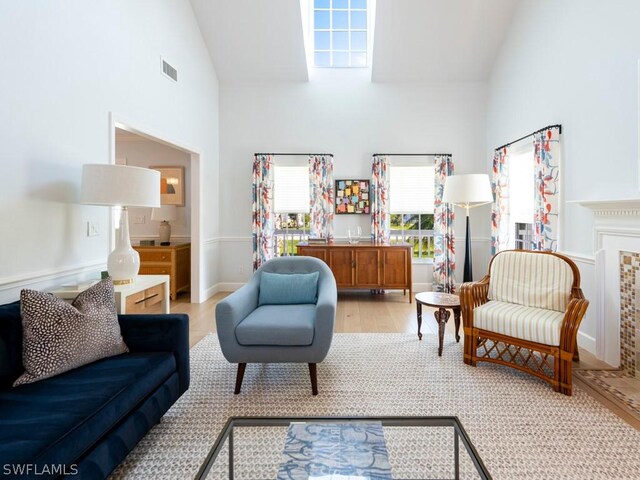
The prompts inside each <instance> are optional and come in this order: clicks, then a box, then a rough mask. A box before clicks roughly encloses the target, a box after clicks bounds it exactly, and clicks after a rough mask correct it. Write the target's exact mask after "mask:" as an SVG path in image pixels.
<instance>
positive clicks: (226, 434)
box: [195, 417, 491, 480]
mask: <svg viewBox="0 0 640 480" xmlns="http://www.w3.org/2000/svg"><path fill="white" fill-rule="evenodd" d="M296 422H300V423H350V422H380V423H381V424H382V426H383V427H453V429H454V430H453V431H454V435H453V438H454V441H453V461H454V478H455V479H456V480H457V479H459V478H460V447H459V441H458V440H461V441H462V444H463V445H464V447H465V449H466V450H467V453H468V454H469V457H470V458H471V461H472V462H473V464H474V465H475V467H476V470H477V472H478V475H479V476H480V478H481V479H482V480H491V475H490V474H489V472H488V470H487V468H486V467H485V465H484V463H483V462H482V460H481V459H480V456H479V455H478V452H477V451H476V449H475V447H474V446H473V444H472V443H471V440H470V439H469V435H467V432H466V431H465V430H464V428H463V427H462V424H461V423H460V420H458V417H229V419H228V420H227V423H226V424H225V426H224V428H223V429H222V431H221V432H220V434H219V435H218V438H217V439H216V441H215V443H214V444H213V447H212V448H211V450H210V451H209V454H208V455H207V458H206V459H205V460H204V462H203V464H202V466H201V467H200V470H199V471H198V474H197V475H196V477H195V478H196V480H201V479H204V478H206V476H207V474H208V473H209V470H210V469H211V467H212V466H213V464H214V462H215V461H216V459H217V457H218V454H219V453H220V451H221V450H222V447H223V446H224V443H225V441H227V440H228V441H229V480H234V468H233V429H234V428H235V427H288V426H289V425H290V424H291V423H296Z"/></svg>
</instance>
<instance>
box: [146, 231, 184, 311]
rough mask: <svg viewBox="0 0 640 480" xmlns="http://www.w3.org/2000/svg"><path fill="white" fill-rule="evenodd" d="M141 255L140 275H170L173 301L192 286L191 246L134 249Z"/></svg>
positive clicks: (174, 244) (157, 246) (160, 246)
mask: <svg viewBox="0 0 640 480" xmlns="http://www.w3.org/2000/svg"><path fill="white" fill-rule="evenodd" d="M133 248H134V249H135V250H136V251H137V252H138V253H139V254H140V275H169V277H170V295H171V300H175V299H176V296H177V295H178V293H180V292H182V291H185V290H189V287H190V286H191V244H190V243H173V244H171V245H166V246H165V245H154V246H141V245H136V246H134V247H133Z"/></svg>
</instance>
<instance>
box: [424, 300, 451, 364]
mask: <svg viewBox="0 0 640 480" xmlns="http://www.w3.org/2000/svg"><path fill="white" fill-rule="evenodd" d="M423 305H426V306H428V307H435V308H437V309H438V310H436V311H435V312H434V313H433V316H434V317H435V319H436V322H438V340H439V347H438V356H440V357H441V356H442V343H443V342H444V327H445V325H446V324H447V321H448V320H449V317H450V316H451V312H449V310H447V309H451V310H453V318H454V320H455V322H456V342H460V333H459V332H460V297H458V295H453V294H451V293H437V292H421V293H418V294H416V308H417V309H418V340H422V333H420V328H421V327H422V306H423Z"/></svg>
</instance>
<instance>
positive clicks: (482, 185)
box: [442, 173, 493, 282]
mask: <svg viewBox="0 0 640 480" xmlns="http://www.w3.org/2000/svg"><path fill="white" fill-rule="evenodd" d="M442 202H443V203H453V204H454V205H455V206H456V207H463V208H464V209H465V210H466V213H467V233H466V236H465V255H464V276H463V282H472V281H473V272H472V268H471V227H470V225H469V209H471V208H475V207H479V206H480V205H486V204H487V203H491V202H493V194H492V192H491V182H490V181H489V175H486V174H484V173H472V174H469V175H451V176H449V177H447V180H446V181H445V184H444V192H443V194H442Z"/></svg>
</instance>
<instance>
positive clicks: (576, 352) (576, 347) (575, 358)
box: [573, 337, 580, 362]
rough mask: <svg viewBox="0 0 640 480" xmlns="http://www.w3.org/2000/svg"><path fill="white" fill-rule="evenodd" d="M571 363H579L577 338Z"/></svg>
mask: <svg viewBox="0 0 640 480" xmlns="http://www.w3.org/2000/svg"><path fill="white" fill-rule="evenodd" d="M573 361H574V362H579V361H580V352H578V338H577V337H576V344H575V345H574V347H573Z"/></svg>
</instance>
